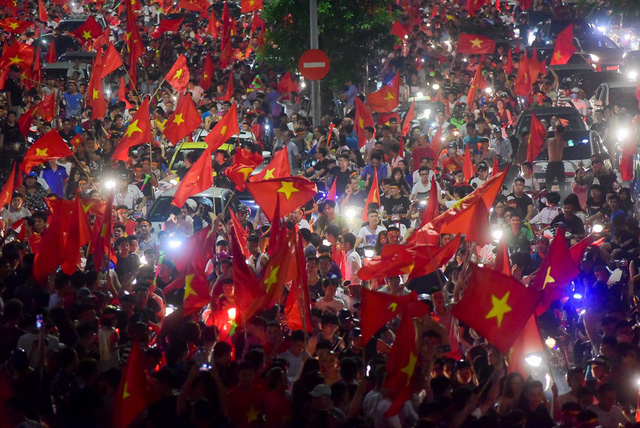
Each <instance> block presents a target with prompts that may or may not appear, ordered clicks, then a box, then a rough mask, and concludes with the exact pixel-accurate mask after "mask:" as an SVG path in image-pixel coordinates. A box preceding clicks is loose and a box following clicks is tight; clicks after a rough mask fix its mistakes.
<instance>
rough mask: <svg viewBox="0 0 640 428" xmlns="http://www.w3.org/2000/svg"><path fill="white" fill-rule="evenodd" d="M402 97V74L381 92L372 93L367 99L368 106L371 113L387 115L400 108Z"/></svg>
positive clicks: (397, 74) (398, 74)
mask: <svg viewBox="0 0 640 428" xmlns="http://www.w3.org/2000/svg"><path fill="white" fill-rule="evenodd" d="M399 96H400V73H396V75H395V77H394V78H393V79H392V80H391V82H389V83H388V84H386V85H384V86H383V87H382V88H380V90H378V91H376V92H372V93H370V94H369V96H368V97H367V104H369V108H371V111H374V112H377V113H387V112H390V111H391V110H393V109H395V108H397V107H398V103H399Z"/></svg>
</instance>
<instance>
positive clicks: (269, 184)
mask: <svg viewBox="0 0 640 428" xmlns="http://www.w3.org/2000/svg"><path fill="white" fill-rule="evenodd" d="M247 188H248V189H249V192H251V194H252V195H253V198H254V199H255V201H256V203H257V204H258V205H260V208H261V209H262V212H264V215H265V216H267V218H268V219H269V221H271V222H273V221H276V217H274V215H275V213H276V205H279V207H280V215H281V216H283V217H284V216H287V215H289V214H291V213H292V212H293V211H295V210H296V209H298V208H300V207H301V206H302V205H304V204H306V203H307V202H309V201H310V200H311V198H313V197H314V196H315V195H316V193H318V188H317V187H316V184H315V183H314V182H313V181H310V180H308V179H306V178H304V177H287V178H272V179H269V180H263V181H260V182H256V183H251V182H249V183H247Z"/></svg>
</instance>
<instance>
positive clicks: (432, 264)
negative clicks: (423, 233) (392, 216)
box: [409, 234, 461, 280]
mask: <svg viewBox="0 0 640 428" xmlns="http://www.w3.org/2000/svg"><path fill="white" fill-rule="evenodd" d="M460 240H461V236H460V234H457V235H456V237H455V238H453V239H452V240H451V241H449V243H448V244H447V245H445V246H444V247H438V246H432V245H416V246H414V247H409V248H410V250H411V251H413V252H414V254H415V255H414V260H415V266H414V267H413V269H412V270H411V273H410V274H409V280H412V279H413V278H417V277H419V276H424V275H429V274H430V273H432V272H435V271H436V270H437V269H438V268H440V266H442V265H444V264H445V263H447V262H448V261H449V260H451V258H452V257H453V256H454V255H455V254H456V251H458V249H459V248H460Z"/></svg>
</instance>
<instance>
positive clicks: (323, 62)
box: [298, 49, 330, 80]
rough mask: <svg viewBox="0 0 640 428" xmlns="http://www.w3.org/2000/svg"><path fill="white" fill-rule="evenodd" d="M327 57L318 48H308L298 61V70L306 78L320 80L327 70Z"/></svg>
mask: <svg viewBox="0 0 640 428" xmlns="http://www.w3.org/2000/svg"><path fill="white" fill-rule="evenodd" d="M329 65H330V63H329V57H328V56H327V54H326V53H324V52H323V51H321V50H320V49H309V50H308V51H306V52H305V53H303V54H302V56H301V57H300V60H299V61H298V70H300V73H301V74H302V75H303V76H304V78H305V79H307V80H322V79H324V76H326V75H327V73H328V72H329Z"/></svg>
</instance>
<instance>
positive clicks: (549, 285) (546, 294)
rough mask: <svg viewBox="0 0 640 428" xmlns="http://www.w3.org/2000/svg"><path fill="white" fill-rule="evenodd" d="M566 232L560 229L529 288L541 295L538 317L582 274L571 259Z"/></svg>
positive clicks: (537, 310)
mask: <svg viewBox="0 0 640 428" xmlns="http://www.w3.org/2000/svg"><path fill="white" fill-rule="evenodd" d="M564 232H565V231H564V229H562V228H560V229H558V231H557V233H556V237H555V238H553V241H551V245H550V246H549V250H548V251H547V256H546V257H545V258H544V260H542V263H541V264H540V267H539V268H538V273H537V274H536V276H535V278H534V279H533V282H532V283H531V285H530V286H529V288H530V289H531V290H533V291H537V292H540V293H541V301H540V305H539V306H538V308H537V309H536V314H537V315H541V314H542V313H544V311H546V310H547V308H548V307H549V305H551V303H552V302H553V301H554V300H557V299H560V298H561V297H563V296H564V295H565V294H566V293H567V290H568V286H569V284H570V283H571V281H572V280H573V279H574V278H575V277H576V276H578V274H579V273H580V270H579V269H578V267H577V266H576V263H575V262H574V261H573V258H572V257H571V252H570V251H569V246H568V245H567V241H566V239H565V238H564Z"/></svg>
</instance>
